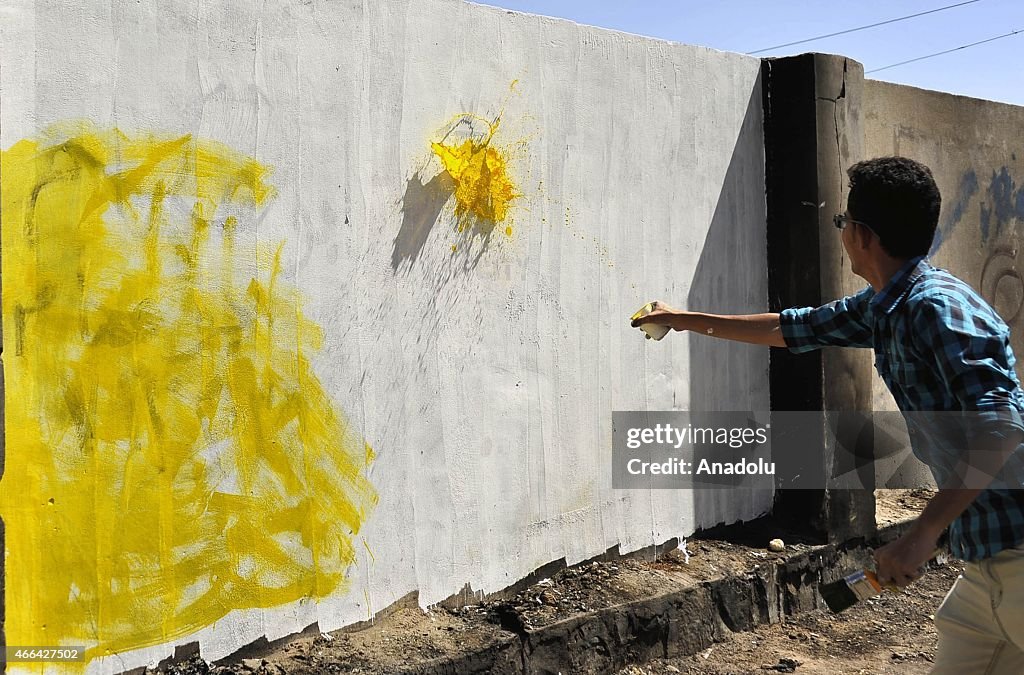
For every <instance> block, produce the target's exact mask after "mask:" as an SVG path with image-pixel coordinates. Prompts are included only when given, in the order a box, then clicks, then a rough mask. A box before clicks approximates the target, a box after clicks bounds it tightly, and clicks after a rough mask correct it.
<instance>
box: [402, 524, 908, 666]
mask: <svg viewBox="0 0 1024 675" xmlns="http://www.w3.org/2000/svg"><path fill="white" fill-rule="evenodd" d="M906 527H907V523H898V524H896V525H892V526H890V527H888V528H886V529H884V530H880V531H879V532H878V533H877V535H876V536H875V537H873V538H872V539H871V540H870V541H865V540H863V539H860V540H854V541H850V542H845V543H842V544H828V545H824V546H820V547H815V548H814V549H812V550H810V551H807V552H803V553H800V554H797V555H794V556H792V557H789V558H786V559H784V560H782V561H781V562H768V563H765V564H759V565H757V566H755V567H754V568H753V569H751V570H750V571H749V572H748V573H746V574H739V575H732V576H728V577H725V578H722V579H717V580H713V581H707V582H701V583H699V584H696V585H694V586H691V587H689V588H684V589H678V590H673V591H671V592H667V593H665V594H662V595H657V596H654V597H647V598H642V599H638V600H636V601H632V602H628V603H622V604H618V605H615V606H612V607H607V608H603V609H599V610H595V611H592V612H584V613H580V614H576V615H574V616H572V617H569V618H566V619H564V620H561V621H557V622H555V623H552V624H549V625H546V626H543V627H540V628H537V629H529V628H525V627H524V626H523V625H522V623H521V622H520V623H518V624H517V622H516V616H515V613H514V611H512V610H511V609H510V608H509V606H508V605H499V606H498V608H497V609H498V620H499V621H500V623H501V625H502V627H503V628H504V629H505V630H506V631H508V637H507V639H502V640H500V641H499V642H498V643H495V644H491V645H489V646H488V647H487V648H486V649H483V650H480V651H477V652H475V653H469V654H459V655H457V656H453V657H444V658H439V659H436V660H434V661H430V662H426V663H421V664H419V665H417V666H415V667H413V668H409V669H406V670H401V671H398V672H401V673H406V674H408V675H412V674H416V675H435V674H436V675H441V674H444V675H455V674H460V675H462V674H476V673H480V674H483V673H496V674H499V675H506V674H507V675H512V674H516V673H522V674H527V673H530V674H548V673H550V674H552V675H554V674H555V673H607V672H611V671H614V670H615V669H618V668H621V667H622V666H624V665H627V664H629V663H632V662H639V661H644V660H647V659H652V658H666V657H675V656H688V655H692V654H696V653H697V652H700V651H702V650H704V649H707V648H708V647H710V646H711V645H713V644H714V643H716V642H720V641H722V640H724V639H726V638H727V637H728V636H729V635H730V634H731V633H736V632H745V631H750V630H752V629H754V628H755V627H757V626H759V625H762V624H765V623H777V622H779V621H780V620H782V619H783V618H784V617H786V616H792V615H795V614H798V613H800V612H805V611H808V610H813V609H818V608H820V607H823V606H824V603H823V602H822V600H821V596H820V595H819V594H818V592H817V586H818V584H820V583H822V582H829V581H834V580H835V579H838V578H839V576H840V575H841V574H843V573H845V572H846V571H848V570H849V569H852V568H856V567H861V566H864V565H865V564H867V563H868V562H869V561H870V559H871V553H870V549H871V547H872V546H878V545H880V544H883V543H886V542H888V541H892V540H893V539H895V538H897V537H898V536H899V535H900V534H901V533H902V531H903V530H904V529H905V528H906ZM501 608H504V614H502V609H501Z"/></svg>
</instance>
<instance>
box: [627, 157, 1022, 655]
mask: <svg viewBox="0 0 1024 675" xmlns="http://www.w3.org/2000/svg"><path fill="white" fill-rule="evenodd" d="M847 173H848V175H849V178H850V194H849V199H848V202H847V206H848V209H847V211H846V213H844V214H842V215H838V216H836V217H835V218H834V224H835V225H836V227H837V228H839V230H840V232H839V236H840V237H841V238H842V242H843V248H844V249H845V250H846V253H847V256H848V257H849V260H850V263H851V267H852V269H853V272H854V273H855V274H857V275H858V276H860V277H862V278H864V279H865V280H866V281H867V282H868V284H870V285H869V286H868V287H867V288H865V289H864V290H862V291H860V292H859V293H856V294H854V295H851V296H848V297H845V298H842V299H840V300H836V301H834V302H831V303H829V304H827V305H824V306H822V307H818V308H816V309H815V308H810V307H807V308H793V309H787V310H784V311H783V312H782V313H781V314H775V313H766V314H753V315H732V316H721V315H713V314H704V313H700V312H687V311H679V310H675V309H672V308H671V307H668V306H666V305H663V304H661V303H657V304H656V305H655V311H654V312H652V313H651V314H649V315H647V316H644V317H643V318H642V319H638V320H636V321H633V325H634V326H636V325H638V324H640V323H658V324H662V325H666V326H670V327H671V328H673V329H675V330H679V331H684V330H690V331H695V332H698V333H703V334H706V335H712V336H714V337H719V338H724V339H728V340H738V341H741V342H748V343H753V344H762V345H770V346H773V347H787V348H789V349H790V350H791V351H793V352H805V351H809V350H813V349H819V348H821V347H823V346H842V347H864V348H872V349H873V350H874V352H875V367H876V369H877V370H878V372H879V374H880V375H881V377H882V379H883V380H884V381H885V383H886V385H887V386H888V387H889V390H890V391H891V392H892V394H893V397H894V398H895V400H896V403H897V405H898V406H899V408H900V410H902V411H903V412H904V413H909V414H907V415H906V417H907V420H908V426H910V427H911V429H910V431H911V439H912V444H913V445H914V451H915V454H916V455H917V456H918V457H920V458H921V459H922V460H924V461H925V462H927V463H928V465H929V467H930V468H931V470H932V473H933V475H934V476H935V479H936V483H937V485H938V486H939V490H938V492H937V493H936V494H935V495H934V497H933V498H932V499H931V500H930V502H929V503H928V505H927V506H926V507H925V508H924V510H923V511H922V512H921V514H920V515H919V516H918V518H917V519H916V520H915V521H914V523H913V524H912V526H911V527H910V528H909V530H908V531H907V533H906V534H904V535H903V536H902V537H900V538H899V539H898V540H896V541H894V542H892V543H891V544H888V545H886V546H884V547H882V548H880V549H878V550H877V551H875V553H874V556H875V562H876V566H877V573H878V576H879V579H880V580H881V581H882V582H883V583H891V584H895V585H897V586H905V585H907V584H909V583H910V582H911V581H913V580H914V579H916V578H917V577H918V576H920V574H921V571H920V570H921V569H922V567H923V565H924V564H925V562H927V560H928V559H929V558H930V557H931V555H932V553H933V551H934V548H935V545H936V541H937V539H938V538H939V536H940V534H941V533H942V532H943V530H945V528H946V527H947V526H948V527H949V534H950V546H951V548H952V552H953V554H954V555H955V556H956V557H958V558H960V559H962V560H964V561H967V565H966V568H965V571H964V573H963V575H961V576H960V578H959V579H957V581H956V583H955V584H954V585H953V588H952V589H951V590H950V592H949V594H948V595H947V596H946V599H945V600H944V601H943V603H942V606H941V607H940V608H939V610H938V612H937V613H936V615H935V623H936V627H937V629H938V632H939V647H938V653H937V655H936V659H935V667H934V669H933V670H932V673H937V674H945V673H1014V674H1016V675H1020V674H1021V673H1024V490H1022V488H1024V470H1021V467H1022V466H1024V464H1021V460H1022V458H1024V447H1022V446H1021V441H1022V440H1024V416H1022V415H1024V391H1022V390H1021V387H1020V383H1019V382H1018V380H1017V376H1016V374H1015V373H1014V369H1013V368H1014V363H1015V360H1014V356H1013V351H1012V349H1011V348H1010V344H1009V329H1008V328H1007V327H1006V324H1005V323H1004V322H1003V321H1002V320H1001V319H1000V318H999V316H998V315H997V314H996V313H995V311H994V310H993V309H992V308H991V307H990V306H989V305H988V303H986V302H985V301H984V300H983V299H982V298H981V297H980V296H979V295H978V294H977V293H976V292H975V291H974V290H972V289H971V288H970V286H968V285H967V284H966V283H964V282H963V281H961V280H960V279H957V278H956V277H954V276H953V275H951V274H950V273H949V272H946V271H944V270H940V269H936V268H934V267H932V266H931V265H930V264H929V263H928V262H927V261H926V260H925V256H926V255H927V253H928V251H929V249H930V248H931V244H932V239H933V237H934V234H935V227H936V224H937V223H938V217H939V205H940V196H939V190H938V187H937V186H936V185H935V181H934V179H933V178H932V174H931V171H930V170H929V169H928V168H927V167H925V166H923V165H922V164H919V163H917V162H914V161H912V160H909V159H905V158H899V157H882V158H878V159H873V160H869V161H866V162H860V163H858V164H855V165H854V166H852V167H851V168H850V169H849V170H848V172H847ZM932 411H939V412H940V413H947V414H948V413H957V412H960V413H962V417H963V419H964V420H965V422H966V426H962V427H959V429H960V432H961V434H960V435H959V436H958V435H957V433H956V432H949V431H948V429H942V428H941V425H931V426H929V425H928V424H927V423H926V422H921V419H922V418H921V417H916V416H915V414H916V413H920V412H928V413H930V414H931V413H932ZM923 419H924V420H927V419H928V417H927V416H924V418H923ZM916 425H918V428H915V426H916ZM915 432H917V433H915ZM997 474H998V480H997V481H994V482H993V481H992V477H993V476H996V475H997Z"/></svg>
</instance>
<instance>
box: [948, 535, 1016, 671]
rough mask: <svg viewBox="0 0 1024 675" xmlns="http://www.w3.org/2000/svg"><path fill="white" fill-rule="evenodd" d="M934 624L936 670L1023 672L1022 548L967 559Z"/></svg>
mask: <svg viewBox="0 0 1024 675" xmlns="http://www.w3.org/2000/svg"><path fill="white" fill-rule="evenodd" d="M935 627H936V629H937V630H938V632H939V648H938V652H937V653H936V655H935V666H934V667H933V668H932V670H931V673H932V675H954V674H955V675H1011V674H1012V675H1022V674H1024V548H1012V549H1007V550H1004V551H1000V552H999V553H997V554H996V555H995V556H993V557H992V558H989V559H987V560H980V561H978V562H971V563H967V567H966V569H964V573H963V574H962V575H960V577H959V578H958V579H957V580H956V583H954V584H953V588H951V589H950V590H949V593H948V594H946V599H945V600H943V601H942V605H940V606H939V609H938V611H937V612H936V613H935Z"/></svg>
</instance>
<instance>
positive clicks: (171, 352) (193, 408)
mask: <svg viewBox="0 0 1024 675" xmlns="http://www.w3.org/2000/svg"><path fill="white" fill-rule="evenodd" d="M0 171H2V173H0V175H2V185H0V188H2V209H3V210H2V215H3V241H2V247H3V280H4V283H3V331H4V336H3V337H4V359H3V360H4V373H5V377H6V388H5V402H6V424H5V432H6V442H7V446H6V447H7V455H6V469H5V472H4V475H3V478H2V480H0V513H2V516H3V519H4V523H5V526H6V556H7V558H6V561H7V565H6V607H7V617H6V624H5V631H6V637H7V643H8V644H15V645H75V644H78V645H87V646H88V651H87V655H88V656H89V657H90V658H93V657H97V656H102V655H106V654H111V653H115V652H121V651H125V650H129V649H133V648H138V647H143V646H148V645H154V644H159V643H163V642H166V641H169V640H171V639H174V638H178V637H181V636H184V635H187V634H189V633H192V632H195V631H196V630H198V629H200V628H202V627H204V626H208V625H210V624H212V623H213V622H214V621H216V620H218V619H220V618H221V617H224V616H225V615H227V614H228V613H229V612H230V611H231V610H233V609H247V608H266V607H273V606H278V605H282V604H285V603H289V602H293V601H296V600H298V599H300V598H307V597H309V598H321V597H324V596H327V595H329V594H332V593H338V592H341V591H343V590H344V589H345V577H346V569H347V568H348V567H349V566H350V565H351V564H353V562H354V561H355V553H356V552H355V549H354V545H353V537H354V536H355V533H357V532H358V530H359V528H360V525H361V524H362V523H363V522H364V520H365V518H366V516H367V514H368V512H369V510H370V509H371V508H372V506H373V505H374V504H375V502H376V499H377V497H376V494H375V492H374V490H373V487H372V486H371V484H370V483H369V482H368V480H367V478H366V477H365V474H366V471H367V467H368V465H369V464H370V462H371V461H372V460H373V452H372V450H371V449H370V448H369V446H367V445H366V444H365V443H364V442H363V441H362V439H361V438H359V437H358V436H357V435H356V434H355V433H354V432H353V431H352V430H351V429H350V428H349V427H348V425H347V423H346V421H345V420H344V418H343V417H342V415H341V414H340V413H339V412H337V411H336V409H335V407H334V404H333V403H332V401H331V399H330V397H329V396H328V395H327V393H326V392H325V391H324V388H323V387H322V386H321V384H320V382H319V380H318V379H317V377H316V375H315V374H314V372H313V368H312V366H311V363H310V358H311V356H312V355H313V354H314V353H316V352H317V351H318V350H319V349H320V348H321V343H322V341H323V334H322V332H321V329H320V328H319V327H318V326H317V325H316V324H314V323H313V322H312V321H310V320H309V319H307V318H306V317H305V316H304V315H303V312H302V299H301V297H300V295H299V294H298V292H297V291H296V289H295V288H293V287H291V286H289V285H288V284H287V283H286V281H285V279H283V278H282V277H283V273H282V248H283V244H280V245H275V246H273V247H271V248H270V249H268V250H262V249H260V248H259V247H258V246H257V244H256V243H255V242H256V236H255V233H254V228H255V217H256V216H257V215H258V214H259V210H260V208H261V207H263V206H264V205H265V204H266V203H268V200H270V199H271V198H272V196H273V190H272V188H271V187H270V185H269V184H268V183H267V175H268V169H267V168H266V167H264V166H262V165H261V164H259V163H258V162H256V161H255V160H253V159H251V158H248V157H246V156H244V155H241V154H239V153H236V152H234V151H233V150H231V149H230V148H228V147H226V146H224V145H221V144H218V143H214V142H206V141H200V140H196V139H193V138H192V137H190V136H183V137H180V138H157V137H153V136H128V135H125V134H122V133H120V132H117V131H99V130H95V129H92V128H89V127H84V126H83V127H78V128H75V129H73V130H72V129H71V128H66V129H56V130H51V131H50V132H49V133H47V134H45V135H44V136H41V137H40V138H38V139H35V140H24V141H21V142H19V143H18V144H16V145H14V146H13V147H11V148H10V149H9V150H7V151H5V152H3V154H2V166H0Z"/></svg>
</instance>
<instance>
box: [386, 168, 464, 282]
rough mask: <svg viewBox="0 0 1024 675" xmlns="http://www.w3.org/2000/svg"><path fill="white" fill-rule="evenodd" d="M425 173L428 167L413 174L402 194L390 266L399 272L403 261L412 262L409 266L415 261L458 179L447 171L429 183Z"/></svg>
mask: <svg viewBox="0 0 1024 675" xmlns="http://www.w3.org/2000/svg"><path fill="white" fill-rule="evenodd" d="M424 172H425V169H421V170H419V171H417V172H416V173H415V174H413V176H412V178H410V179H409V181H408V182H407V183H406V185H405V194H403V195H402V227H401V228H400V229H399V230H398V235H397V236H396V237H395V242H394V248H393V249H392V251H391V269H392V270H394V271H396V272H397V271H398V268H399V266H400V265H401V264H402V263H403V262H405V261H409V264H410V265H411V264H412V263H414V262H416V258H418V257H419V255H420V251H422V250H423V245H424V244H425V243H426V242H427V237H429V236H430V232H431V230H433V229H434V225H436V224H437V221H438V219H439V218H440V216H441V211H442V210H443V209H444V205H445V203H447V201H448V199H449V198H451V196H452V193H453V192H454V191H455V182H454V181H453V180H452V177H451V176H450V175H448V172H447V171H442V172H441V173H439V174H437V175H436V176H434V177H433V178H431V179H430V180H429V181H427V182H426V183H424V182H423V174H424Z"/></svg>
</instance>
